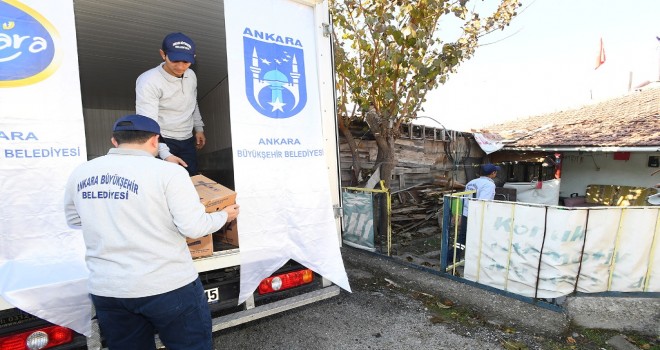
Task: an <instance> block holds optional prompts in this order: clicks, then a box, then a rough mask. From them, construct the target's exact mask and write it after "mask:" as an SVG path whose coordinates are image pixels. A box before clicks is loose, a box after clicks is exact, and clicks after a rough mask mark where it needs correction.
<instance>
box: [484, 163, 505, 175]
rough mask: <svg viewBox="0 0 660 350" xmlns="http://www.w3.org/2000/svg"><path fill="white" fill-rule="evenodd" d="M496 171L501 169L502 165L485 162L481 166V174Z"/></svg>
mask: <svg viewBox="0 0 660 350" xmlns="http://www.w3.org/2000/svg"><path fill="white" fill-rule="evenodd" d="M496 171H500V167H498V166H497V165H493V164H490V163H488V164H484V165H482V166H481V175H490V174H492V173H494V172H496Z"/></svg>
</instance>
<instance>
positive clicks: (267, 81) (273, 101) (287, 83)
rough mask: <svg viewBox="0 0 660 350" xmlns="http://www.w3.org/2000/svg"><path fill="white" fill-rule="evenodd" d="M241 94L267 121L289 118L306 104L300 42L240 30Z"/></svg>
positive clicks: (256, 31)
mask: <svg viewBox="0 0 660 350" xmlns="http://www.w3.org/2000/svg"><path fill="white" fill-rule="evenodd" d="M243 55H244V58H245V94H246V97H247V99H248V100H249V101H250V104H251V105H252V107H254V109H255V110H257V111H258V112H259V113H261V114H263V115H265V116H266V117H269V118H277V119H282V118H289V117H292V116H294V115H296V114H298V113H299V112H300V111H302V109H303V108H304V107H305V104H306V103H307V85H306V83H305V59H304V52H303V48H302V43H301V42H300V40H297V39H295V38H291V37H285V36H281V35H277V34H273V33H266V32H261V31H258V30H253V29H250V28H245V30H244V31H243Z"/></svg>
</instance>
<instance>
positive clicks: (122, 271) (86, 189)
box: [64, 115, 238, 350]
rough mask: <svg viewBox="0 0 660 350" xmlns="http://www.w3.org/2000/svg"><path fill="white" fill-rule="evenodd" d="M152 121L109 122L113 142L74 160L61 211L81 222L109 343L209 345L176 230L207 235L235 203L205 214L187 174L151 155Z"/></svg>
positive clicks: (195, 283)
mask: <svg viewBox="0 0 660 350" xmlns="http://www.w3.org/2000/svg"><path fill="white" fill-rule="evenodd" d="M159 134H160V127H159V126H158V123H156V121H154V120H153V119H150V118H148V117H145V116H141V115H129V116H125V117H122V118H120V119H119V120H117V122H116V123H115V124H114V126H113V136H112V143H113V144H114V145H115V147H116V148H112V149H110V151H109V152H108V154H107V155H105V156H102V157H99V158H95V159H93V160H91V161H89V162H86V163H84V164H81V165H80V166H79V167H77V168H76V169H75V170H74V171H73V172H72V174H71V175H70V177H69V181H68V182H67V185H66V188H65V199H64V210H65V215H66V220H67V222H68V224H69V225H71V226H81V227H82V233H83V237H84V241H85V245H86V248H87V252H86V257H85V260H86V263H87V267H88V268H89V271H90V275H89V292H90V294H91V297H92V302H93V303H94V306H95V309H96V314H97V318H98V321H99V325H100V327H101V332H102V334H103V336H104V337H105V339H106V341H107V345H108V348H110V349H121V350H127V349H136V350H138V349H155V344H154V333H156V332H158V333H159V336H160V339H161V340H162V341H163V343H164V344H165V346H166V347H167V348H168V349H171V350H174V349H186V350H190V349H205V350H209V349H212V337H211V316H210V312H209V309H208V305H207V301H206V297H205V295H204V290H203V287H202V284H201V282H200V280H199V276H198V274H197V271H196V270H195V267H194V265H193V262H192V258H191V256H190V252H189V250H188V247H187V244H186V240H185V239H186V237H190V238H198V237H202V236H205V235H207V234H210V233H213V232H215V231H217V230H219V229H220V228H222V226H223V225H224V224H225V223H226V222H229V221H232V220H234V219H235V218H236V216H237V215H238V205H231V206H229V207H227V208H226V209H224V210H223V211H220V212H215V213H206V212H205V209H204V206H203V205H202V204H201V203H200V201H199V197H198V195H197V191H195V187H194V185H193V183H192V181H191V180H190V177H189V176H188V173H187V172H186V171H185V170H184V169H183V168H181V167H180V166H178V165H175V164H172V163H170V162H163V161H161V160H158V159H156V158H155V156H156V154H157V153H158V137H159Z"/></svg>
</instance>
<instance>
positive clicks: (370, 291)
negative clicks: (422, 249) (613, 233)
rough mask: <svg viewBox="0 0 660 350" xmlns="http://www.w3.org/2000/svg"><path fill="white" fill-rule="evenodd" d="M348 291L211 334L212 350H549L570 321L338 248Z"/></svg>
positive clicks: (393, 262) (383, 259)
mask: <svg viewBox="0 0 660 350" xmlns="http://www.w3.org/2000/svg"><path fill="white" fill-rule="evenodd" d="M342 255H343V258H344V264H345V267H346V271H347V273H348V276H349V281H350V283H351V288H352V289H353V292H352V293H348V292H345V291H342V292H341V293H340V295H339V296H337V297H334V298H331V299H328V300H324V301H321V302H317V303H314V304H311V305H306V306H303V307H301V308H298V309H294V310H289V311H286V312H283V313H280V314H277V315H274V316H270V317H267V318H264V319H260V320H256V321H253V322H250V323H247V324H243V325H239V326H236V327H233V328H230V329H225V330H222V331H219V332H216V333H214V341H215V345H216V349H282V348H284V349H546V348H550V347H549V345H548V342H550V341H561V339H563V337H564V334H565V332H566V331H567V329H568V328H569V325H570V322H569V318H568V316H567V315H566V314H565V313H563V312H557V311H553V310H548V309H545V308H540V307H538V306H534V305H531V304H529V303H526V302H523V301H519V300H515V299H512V298H509V297H506V296H503V295H498V294H497V293H493V292H490V291H486V290H483V289H480V288H477V287H474V286H470V285H467V284H464V283H461V282H458V281H454V280H451V279H448V278H443V277H441V276H438V275H435V274H432V273H429V272H428V271H425V270H423V269H418V268H415V267H413V266H410V265H408V264H402V263H400V262H398V261H396V260H394V259H391V258H387V257H383V256H380V255H377V254H373V253H369V252H364V251H361V250H358V249H354V248H349V247H344V248H342Z"/></svg>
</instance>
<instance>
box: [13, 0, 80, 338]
mask: <svg viewBox="0 0 660 350" xmlns="http://www.w3.org/2000/svg"><path fill="white" fill-rule="evenodd" d="M0 23H2V30H1V31H0V35H2V39H3V41H2V45H0V47H2V49H0V179H1V180H0V195H1V196H2V199H3V205H2V209H0V295H1V296H2V298H3V299H5V300H6V301H7V302H9V303H10V304H12V305H14V306H16V307H18V308H20V309H22V310H24V311H26V312H28V313H30V314H33V315H36V316H38V317H41V318H43V319H46V320H48V321H50V322H52V323H55V324H59V325H64V326H67V327H69V328H72V329H74V330H75V331H77V332H79V333H82V334H85V335H90V333H91V332H90V329H91V328H90V327H91V323H90V321H91V302H90V300H89V297H88V294H87V285H86V281H87V274H88V273H87V268H86V266H85V262H84V251H85V246H84V243H83V239H82V235H81V234H80V231H79V230H72V229H70V228H69V227H68V226H67V224H66V222H65V220H64V213H63V202H62V198H63V193H64V184H65V183H66V180H67V178H68V176H69V173H70V172H71V170H72V169H73V168H74V167H75V166H77V165H78V164H80V163H82V162H84V161H85V160H86V159H87V155H86V149H85V136H84V135H85V132H84V126H83V115H82V106H81V99H80V83H79V78H78V77H79V74H78V56H77V49H76V32H75V27H74V16H73V1H71V0H52V1H39V0H21V1H14V0H12V1H3V2H0Z"/></svg>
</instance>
